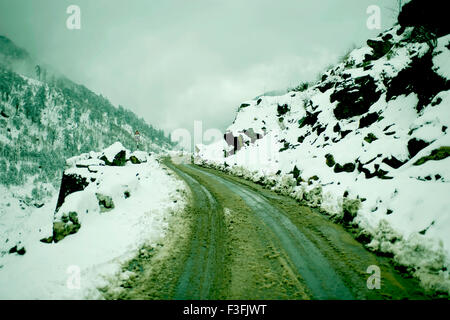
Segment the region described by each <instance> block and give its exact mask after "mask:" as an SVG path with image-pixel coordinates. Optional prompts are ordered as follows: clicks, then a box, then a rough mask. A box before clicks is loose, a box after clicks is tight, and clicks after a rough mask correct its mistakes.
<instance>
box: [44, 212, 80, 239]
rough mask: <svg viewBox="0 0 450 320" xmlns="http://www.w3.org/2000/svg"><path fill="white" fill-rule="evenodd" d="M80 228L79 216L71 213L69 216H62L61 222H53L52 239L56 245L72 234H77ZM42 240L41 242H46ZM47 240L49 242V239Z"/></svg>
mask: <svg viewBox="0 0 450 320" xmlns="http://www.w3.org/2000/svg"><path fill="white" fill-rule="evenodd" d="M80 228H81V224H80V222H79V220H78V214H77V213H76V212H69V214H67V215H63V216H62V218H61V221H55V222H53V236H52V237H51V238H52V240H53V241H54V242H55V243H56V242H58V241H61V240H62V239H64V238H65V237H66V236H68V235H70V234H74V233H77V232H78V230H80ZM42 240H44V239H41V242H44V241H42ZM45 240H49V238H47V239H45Z"/></svg>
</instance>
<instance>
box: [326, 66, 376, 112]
mask: <svg viewBox="0 0 450 320" xmlns="http://www.w3.org/2000/svg"><path fill="white" fill-rule="evenodd" d="M380 96H381V91H380V90H378V87H377V85H376V83H375V80H374V79H373V78H372V77H371V76H369V75H368V76H363V77H359V78H356V79H355V80H354V81H353V80H350V81H346V82H344V83H342V84H341V85H339V86H338V87H336V89H335V91H334V92H333V93H332V94H331V95H330V102H332V103H333V102H335V101H337V102H338V104H337V106H336V107H335V108H334V110H333V113H334V115H335V117H336V119H338V120H342V119H349V118H351V117H354V116H360V115H363V114H364V113H366V112H367V111H369V108H370V107H371V106H372V104H374V103H375V102H377V101H378V99H379V98H380Z"/></svg>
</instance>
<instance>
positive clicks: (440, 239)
mask: <svg viewBox="0 0 450 320" xmlns="http://www.w3.org/2000/svg"><path fill="white" fill-rule="evenodd" d="M398 29H399V27H398V26H396V27H394V28H392V29H391V30H389V31H387V32H385V33H384V34H382V35H380V36H379V37H378V38H377V39H375V40H377V41H379V43H383V42H384V43H385V44H386V43H390V44H392V47H391V49H390V50H389V52H387V53H384V54H383V55H381V56H380V57H376V58H373V57H372V58H370V57H367V56H366V55H368V54H370V53H372V52H374V50H372V48H370V47H364V48H361V49H356V50H354V51H353V52H351V53H350V54H349V55H348V58H347V60H345V61H342V62H341V63H340V64H338V65H337V66H335V67H334V68H331V69H330V70H328V71H327V72H326V73H325V74H324V76H323V78H322V80H321V81H319V82H318V83H317V84H316V85H314V86H313V87H310V88H309V89H308V90H306V91H303V92H294V91H292V92H289V93H287V94H285V95H282V96H278V97H276V96H271V97H266V96H263V97H259V98H258V100H256V99H255V100H252V101H247V102H245V103H244V104H242V106H241V108H239V111H238V114H237V116H236V119H235V121H234V122H233V124H232V125H230V126H229V127H228V129H227V132H229V133H231V134H232V135H233V136H234V137H237V139H236V141H237V147H238V150H237V151H236V153H235V154H233V153H232V152H231V155H230V151H232V150H233V146H232V145H230V142H229V141H227V142H228V143H227V142H226V141H220V142H217V143H214V144H212V145H208V146H205V145H197V146H196V153H195V155H194V157H195V161H196V163H198V164H202V165H206V166H212V167H215V168H218V169H221V170H224V171H227V172H230V173H232V174H236V175H239V176H243V177H245V178H248V179H250V180H253V181H255V182H258V183H262V184H265V185H267V186H268V187H271V188H273V189H274V190H278V191H280V192H282V193H284V194H286V195H290V196H292V197H294V198H296V199H298V200H300V201H303V202H305V203H307V204H309V205H312V206H316V207H319V208H321V209H322V210H324V211H326V212H327V213H328V214H330V215H331V216H332V217H333V218H334V219H336V221H340V222H343V223H347V224H349V225H352V226H357V227H358V228H360V230H362V232H361V236H362V237H361V238H364V237H366V238H367V237H368V238H369V243H367V245H368V247H369V248H371V249H373V250H376V251H381V252H388V253H391V254H392V255H393V256H394V259H395V260H396V261H397V262H398V263H400V264H402V265H405V266H408V267H409V268H410V270H411V272H412V273H414V274H415V275H416V276H417V277H418V278H419V279H420V280H421V281H422V283H423V285H424V286H425V287H426V288H429V289H431V290H436V291H443V292H449V293H450V276H449V270H450V197H448V195H449V194H450V157H447V156H448V153H449V149H448V148H449V147H450V137H449V135H448V128H449V127H450V117H449V108H450V90H449V89H450V88H449V85H448V83H449V81H448V79H450V74H449V72H448V70H449V60H448V59H447V58H448V55H449V52H450V46H449V43H450V37H449V36H445V37H441V38H439V39H438V40H437V46H436V47H435V48H431V47H430V46H429V45H428V44H426V43H415V42H413V41H411V40H410V39H409V37H410V34H411V28H407V30H405V31H404V32H403V34H401V35H398V34H397V31H398ZM389 39H390V40H389ZM379 47H381V46H379ZM431 50H432V51H431ZM430 51H431V53H432V54H430ZM429 57H432V58H431V59H430V62H428V60H427V59H429ZM429 65H431V67H428V66H429ZM424 66H427V68H429V69H424V70H421V71H420V72H421V74H414V73H413V72H414V71H415V69H414V68H425V67H424ZM430 69H432V70H433V72H435V73H436V74H438V75H440V76H441V77H445V78H443V79H440V80H439V79H438V78H437V77H436V76H434V75H432V74H428V75H426V76H427V77H429V78H425V74H424V73H425V72H430V71H431V70H430ZM404 70H406V71H404ZM411 70H412V71H411ZM401 72H403V73H401ZM408 72H409V74H408ZM405 75H406V76H405ZM421 77H424V78H423V79H427V80H422V79H421ZM429 79H434V80H433V81H436V82H435V83H434V84H433V85H432V86H430V85H429V83H427V82H428V81H431V80H429ZM445 79H447V80H445ZM357 81H360V82H357ZM445 81H447V84H445ZM427 86H430V87H427ZM438 86H442V88H441V89H438V88H439V87H438ZM424 87H426V88H425V89H424ZM411 88H412V89H411ZM341 90H342V91H341ZM433 91H436V92H435V95H433V94H431V92H433ZM341 92H344V94H341ZM355 93H356V94H355ZM392 93H394V94H392ZM339 94H341V96H339ZM352 94H354V100H352ZM428 97H429V98H430V99H431V101H427V100H426V98H428ZM370 99H372V100H370ZM336 100H337V101H336ZM364 100H367V102H366V105H367V110H362V111H361V112H359V114H357V113H354V114H349V115H348V114H346V113H345V112H352V110H354V109H356V108H358V107H360V106H362V107H365V106H364V105H363V104H364ZM361 101H362V102H361ZM419 103H424V105H423V106H420V105H419ZM346 106H349V108H350V109H345V107H346ZM339 108H340V109H339ZM349 110H350V111H349ZM338 111H340V113H339V112H338ZM250 129H253V130H254V132H256V133H259V134H261V135H262V136H263V137H262V138H260V139H258V140H256V142H253V143H252V142H251V139H250V138H249V137H248V135H246V133H245V132H248V130H250ZM442 147H443V148H447V149H445V150H446V151H445V150H444V149H441V150H443V151H442V154H444V155H445V154H446V155H445V156H443V157H441V158H439V159H438V158H436V157H434V158H433V159H430V160H429V161H426V162H424V163H420V161H419V160H420V159H424V157H427V156H430V155H433V154H434V152H436V150H439V149H440V148H442ZM418 161H419V164H418Z"/></svg>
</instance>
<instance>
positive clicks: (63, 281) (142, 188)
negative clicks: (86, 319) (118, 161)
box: [0, 144, 185, 299]
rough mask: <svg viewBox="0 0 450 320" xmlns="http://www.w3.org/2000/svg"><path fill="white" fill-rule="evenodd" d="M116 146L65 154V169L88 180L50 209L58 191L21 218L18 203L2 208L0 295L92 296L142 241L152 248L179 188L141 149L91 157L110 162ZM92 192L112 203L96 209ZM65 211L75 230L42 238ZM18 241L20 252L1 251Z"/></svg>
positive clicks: (179, 203) (175, 205) (179, 202)
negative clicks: (123, 157)
mask: <svg viewBox="0 0 450 320" xmlns="http://www.w3.org/2000/svg"><path fill="white" fill-rule="evenodd" d="M112 149H114V150H112ZM120 150H122V148H121V147H120V146H118V145H117V144H116V145H114V146H113V147H110V148H108V149H107V150H105V151H106V152H105V151H104V152H100V153H89V154H84V155H81V156H78V157H74V158H71V159H69V160H68V161H67V162H68V165H69V166H70V168H68V169H66V171H65V172H66V173H76V174H79V175H81V176H85V177H88V178H89V181H90V182H91V183H89V185H88V186H87V187H86V188H85V189H84V190H83V191H78V192H74V193H72V194H69V195H68V196H67V197H66V198H65V199H64V203H63V204H62V205H61V207H60V208H59V209H58V210H57V212H56V213H55V214H54V212H55V207H56V204H57V200H58V199H57V197H54V198H53V199H52V201H51V202H50V203H48V204H46V205H45V206H43V207H42V208H39V209H35V210H29V211H27V212H24V215H23V216H21V215H18V214H17V211H19V212H20V210H18V209H17V208H11V211H9V212H2V214H3V215H2V217H1V221H2V222H1V223H2V224H0V235H1V238H0V240H1V243H0V250H1V253H0V299H84V298H98V297H99V294H98V291H97V290H96V288H97V287H99V286H102V285H105V284H106V283H107V282H106V278H107V277H109V276H112V275H114V274H116V273H117V272H119V271H120V266H121V263H123V262H125V261H126V260H127V259H129V258H131V257H133V256H134V255H135V254H136V252H137V250H138V249H140V248H141V247H142V245H144V244H148V245H151V246H155V245H156V244H158V243H161V241H163V240H164V236H165V234H166V230H167V227H168V223H169V222H170V217H171V213H172V212H174V211H175V210H180V209H181V208H182V207H183V206H184V203H185V201H184V198H183V197H182V195H181V193H180V192H179V191H181V190H184V188H185V186H184V184H183V183H182V182H180V181H179V180H177V179H175V178H174V177H173V176H170V175H168V173H167V172H166V171H165V170H163V169H162V167H161V165H160V164H159V162H158V161H157V160H156V159H155V157H154V156H149V155H148V154H146V153H145V152H134V153H133V155H135V156H136V158H138V159H140V162H141V163H138V164H133V163H131V161H127V162H126V163H125V164H124V165H123V166H105V165H103V164H102V163H101V162H99V161H98V157H100V156H102V155H105V154H106V155H107V156H109V159H110V160H111V161H112V160H113V159H114V157H115V155H114V153H115V152H119V151H120ZM129 156H130V157H131V154H129ZM111 157H112V158H111ZM89 158H90V159H89ZM91 178H92V180H94V181H92V180H91ZM97 194H102V195H105V196H108V197H111V199H112V201H113V202H114V207H113V208H110V209H109V210H102V208H101V205H100V204H99V198H98V197H97ZM70 212H76V213H77V215H78V219H79V223H80V225H81V227H80V228H79V230H77V232H76V233H75V234H71V235H67V236H66V237H64V238H63V239H62V240H60V241H58V242H57V243H43V242H41V241H40V240H41V239H42V238H44V237H48V236H50V237H51V236H52V234H53V233H54V230H52V226H53V224H54V222H55V221H60V220H61V219H62V216H63V215H64V214H66V213H70ZM18 232H20V233H21V234H20V235H18V234H17V233H18ZM19 238H20V242H17V240H18V239H19ZM6 239H10V240H9V241H6ZM11 239H14V240H16V242H14V241H12V240H11ZM17 243H18V244H19V246H18V248H21V247H25V249H26V253H25V254H24V255H20V254H18V253H11V254H10V253H8V252H9V250H10V248H11V247H12V246H13V245H16V244H17ZM78 271H79V272H80V287H79V288H78V286H77V284H78V283H77V281H76V279H77V278H76V274H77V273H78Z"/></svg>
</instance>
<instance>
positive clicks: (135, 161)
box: [130, 156, 141, 164]
mask: <svg viewBox="0 0 450 320" xmlns="http://www.w3.org/2000/svg"><path fill="white" fill-rule="evenodd" d="M130 162H131V163H132V164H140V163H141V161H139V159H138V158H136V157H135V156H131V157H130Z"/></svg>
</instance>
